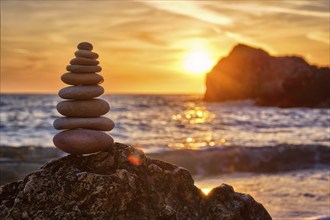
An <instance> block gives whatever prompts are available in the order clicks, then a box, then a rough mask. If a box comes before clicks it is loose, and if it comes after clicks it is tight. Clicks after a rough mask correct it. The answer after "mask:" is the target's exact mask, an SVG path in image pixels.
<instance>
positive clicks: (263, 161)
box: [0, 94, 330, 219]
mask: <svg viewBox="0 0 330 220" xmlns="http://www.w3.org/2000/svg"><path fill="white" fill-rule="evenodd" d="M0 97H1V99H0V103H1V107H0V110H1V112H0V121H1V124H0V140H1V154H0V156H1V160H0V162H1V168H2V170H4V169H5V168H6V169H9V167H12V166H9V165H8V163H9V161H10V163H13V160H15V161H16V162H17V161H19V160H20V159H21V160H24V158H25V157H27V155H26V154H22V153H20V155H15V152H19V151H20V150H19V149H29V150H28V152H30V153H31V152H34V155H33V156H31V157H29V158H30V159H29V160H30V161H29V162H30V163H31V164H33V163H34V160H38V161H39V162H40V161H47V160H48V159H49V158H51V157H56V156H62V155H64V154H62V153H56V154H54V155H50V154H49V153H44V151H45V152H46V151H47V150H53V151H54V150H55V148H54V147H53V143H52V137H53V136H54V135H55V134H56V133H57V132H58V131H57V130H55V129H54V128H53V127H52V122H53V121H54V120H55V119H56V118H57V117H60V114H59V113H58V112H57V110H56V104H57V103H58V102H59V101H61V99H60V98H59V97H58V96H57V95H17V94H15V95H10V94H2V95H1V96H0ZM102 98H103V99H105V100H107V101H108V102H109V103H110V106H111V110H110V112H109V113H108V114H107V115H106V116H107V117H109V118H111V119H112V120H113V121H114V122H115V124H116V127H115V128H114V130H112V131H110V132H109V134H110V135H111V136H113V138H114V139H115V141H116V142H122V143H126V144H130V145H132V146H135V147H138V148H141V149H142V150H143V151H144V152H145V153H146V154H148V155H150V156H151V157H155V158H159V159H163V160H165V161H168V162H171V163H175V164H178V165H180V166H183V167H185V168H187V169H188V170H189V171H190V172H191V173H192V175H193V176H194V179H195V184H196V186H198V187H200V188H201V189H202V190H203V191H204V192H205V193H207V192H208V191H209V190H210V189H211V188H212V187H215V186H217V185H220V184H221V183H227V184H230V185H232V186H233V187H234V189H235V190H236V191H238V192H242V193H248V194H250V195H252V196H253V197H254V198H255V199H256V200H257V201H258V202H261V203H262V204H263V205H264V206H265V208H266V209H267V210H268V211H269V212H270V214H271V216H272V217H273V218H274V219H330V210H329V207H330V169H329V168H330V110H329V109H311V108H288V109H283V108H277V107H259V106H255V105H254V102H253V101H252V100H245V101H235V102H225V103H206V102H203V101H202V96H198V95H104V96H102ZM24 147H25V148H24ZM31 149H32V150H31ZM33 149H35V150H33ZM8 152H10V153H8ZM36 152H37V153H36ZM38 152H42V153H38ZM47 152H48V151H47ZM56 152H58V151H56ZM36 154H39V156H38V155H36ZM8 155H10V156H8ZM22 158H23V159H22ZM31 158H32V159H31ZM25 162H27V161H26V160H25ZM25 166H26V165H25ZM38 166H39V164H37V165H36V166H32V167H33V168H35V169H36V168H37V167H38ZM25 168H26V167H25ZM19 169H21V168H18V167H16V169H15V170H14V171H13V172H19ZM7 174H8V172H7Z"/></svg>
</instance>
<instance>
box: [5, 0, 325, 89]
mask: <svg viewBox="0 0 330 220" xmlns="http://www.w3.org/2000/svg"><path fill="white" fill-rule="evenodd" d="M329 4H330V3H329V0H320V1H318V0H313V1H309V0H306V1H299V0H294V1H293V0H276V1H275V0H270V1H262V0H259V1H257V0H256V1H229V0H227V1H169V0H168V1H167V0H162V1H146V0H145V1H138V0H136V1H110V0H103V1H95V0H87V1H78V0H71V1H70V0H67V1H41V0H39V1H28V0H25V1H13V0H2V1H1V92H3V93H11V92H19V93H55V92H57V91H58V90H59V89H60V88H62V87H64V86H65V84H63V83H62V82H61V81H60V76H61V75H62V74H63V73H64V72H66V71H65V67H66V65H68V63H69V61H70V60H71V59H72V58H73V57H74V55H73V54H74V52H75V51H76V45H77V44H78V43H79V42H81V41H89V42H91V43H93V45H94V51H95V52H97V53H99V55H100V58H99V61H100V66H102V68H103V71H102V72H101V74H102V75H103V76H104V78H105V82H104V83H103V84H102V85H103V86H104V87H105V89H106V92H107V93H202V92H203V91H204V77H205V72H207V70H208V69H210V68H211V67H212V65H214V64H215V63H216V62H217V61H218V60H219V59H220V58H221V57H222V56H225V55H226V54H227V53H228V52H229V51H230V50H231V49H232V48H233V47H234V46H235V45H236V44H237V43H245V44H249V45H251V46H255V47H261V48H264V49H266V50H267V51H268V52H270V53H271V54H272V55H295V54H298V55H301V56H303V57H305V59H306V60H307V61H308V62H310V63H312V64H317V65H322V66H325V65H327V66H328V65H329V62H330V61H329V51H330V49H329V38H330V36H329V32H330V31H329V22H330V20H329V19H330V18H329V10H330V9H329Z"/></svg>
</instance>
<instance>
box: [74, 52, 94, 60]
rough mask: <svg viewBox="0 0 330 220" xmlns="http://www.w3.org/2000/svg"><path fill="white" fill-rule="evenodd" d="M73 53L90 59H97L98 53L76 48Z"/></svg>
mask: <svg viewBox="0 0 330 220" xmlns="http://www.w3.org/2000/svg"><path fill="white" fill-rule="evenodd" d="M74 55H75V56H76V57H85V58H90V59H97V58H99V55H98V54H97V53H94V52H92V51H88V50H77V51H76V52H75V53H74Z"/></svg>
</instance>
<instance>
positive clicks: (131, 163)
mask: <svg viewBox="0 0 330 220" xmlns="http://www.w3.org/2000/svg"><path fill="white" fill-rule="evenodd" d="M0 198H1V205H0V218H8V219H182V220H185V219H198V220H199V219H209V220H211V219H227V220H228V219H242V220H243V219H244V220H245V219H260V220H261V219H262V220H267V219H271V217H270V216H269V214H268V213H267V211H266V210H265V209H264V207H263V206H262V205H261V204H259V203H257V202H256V201H254V200H253V198H252V197H251V196H249V195H244V194H240V193H236V192H234V190H233V188H232V187H231V186H228V185H225V184H223V185H221V186H219V187H217V188H214V189H213V190H212V191H211V192H210V193H209V194H208V196H205V195H203V193H202V192H201V191H200V190H199V189H198V188H196V187H195V186H194V181H193V179H192V177H191V175H190V174H189V172H188V171H187V170H185V169H183V168H180V167H177V166H175V165H172V164H168V163H166V162H163V161H159V160H154V159H151V158H148V157H146V156H145V155H144V154H143V152H141V151H139V150H137V149H134V148H133V147H130V146H127V145H124V144H119V143H116V144H115V146H114V148H113V149H112V150H111V151H109V152H102V153H97V154H93V155H89V156H83V157H82V156H72V155H71V156H67V157H64V158H61V159H57V160H53V161H50V162H48V163H47V164H45V165H44V166H42V167H41V168H40V169H39V170H37V171H35V172H34V173H31V174H30V175H28V176H26V177H25V178H24V179H23V180H22V181H19V182H13V183H10V184H7V185H4V186H2V187H1V188H0Z"/></svg>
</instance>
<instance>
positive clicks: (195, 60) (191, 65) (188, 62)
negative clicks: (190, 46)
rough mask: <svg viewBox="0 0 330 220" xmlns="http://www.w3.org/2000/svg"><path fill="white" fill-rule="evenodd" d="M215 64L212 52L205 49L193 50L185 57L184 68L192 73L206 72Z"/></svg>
mask: <svg viewBox="0 0 330 220" xmlns="http://www.w3.org/2000/svg"><path fill="white" fill-rule="evenodd" d="M212 66H213V60H212V58H211V56H210V54H209V53H208V52H206V51H204V50H196V51H191V52H190V53H188V54H187V56H186V57H185V60H184V63H183V68H184V69H185V70H186V71H187V72H189V73H190V74H195V75H199V74H204V73H206V72H208V71H209V70H210V69H211V68H212Z"/></svg>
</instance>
